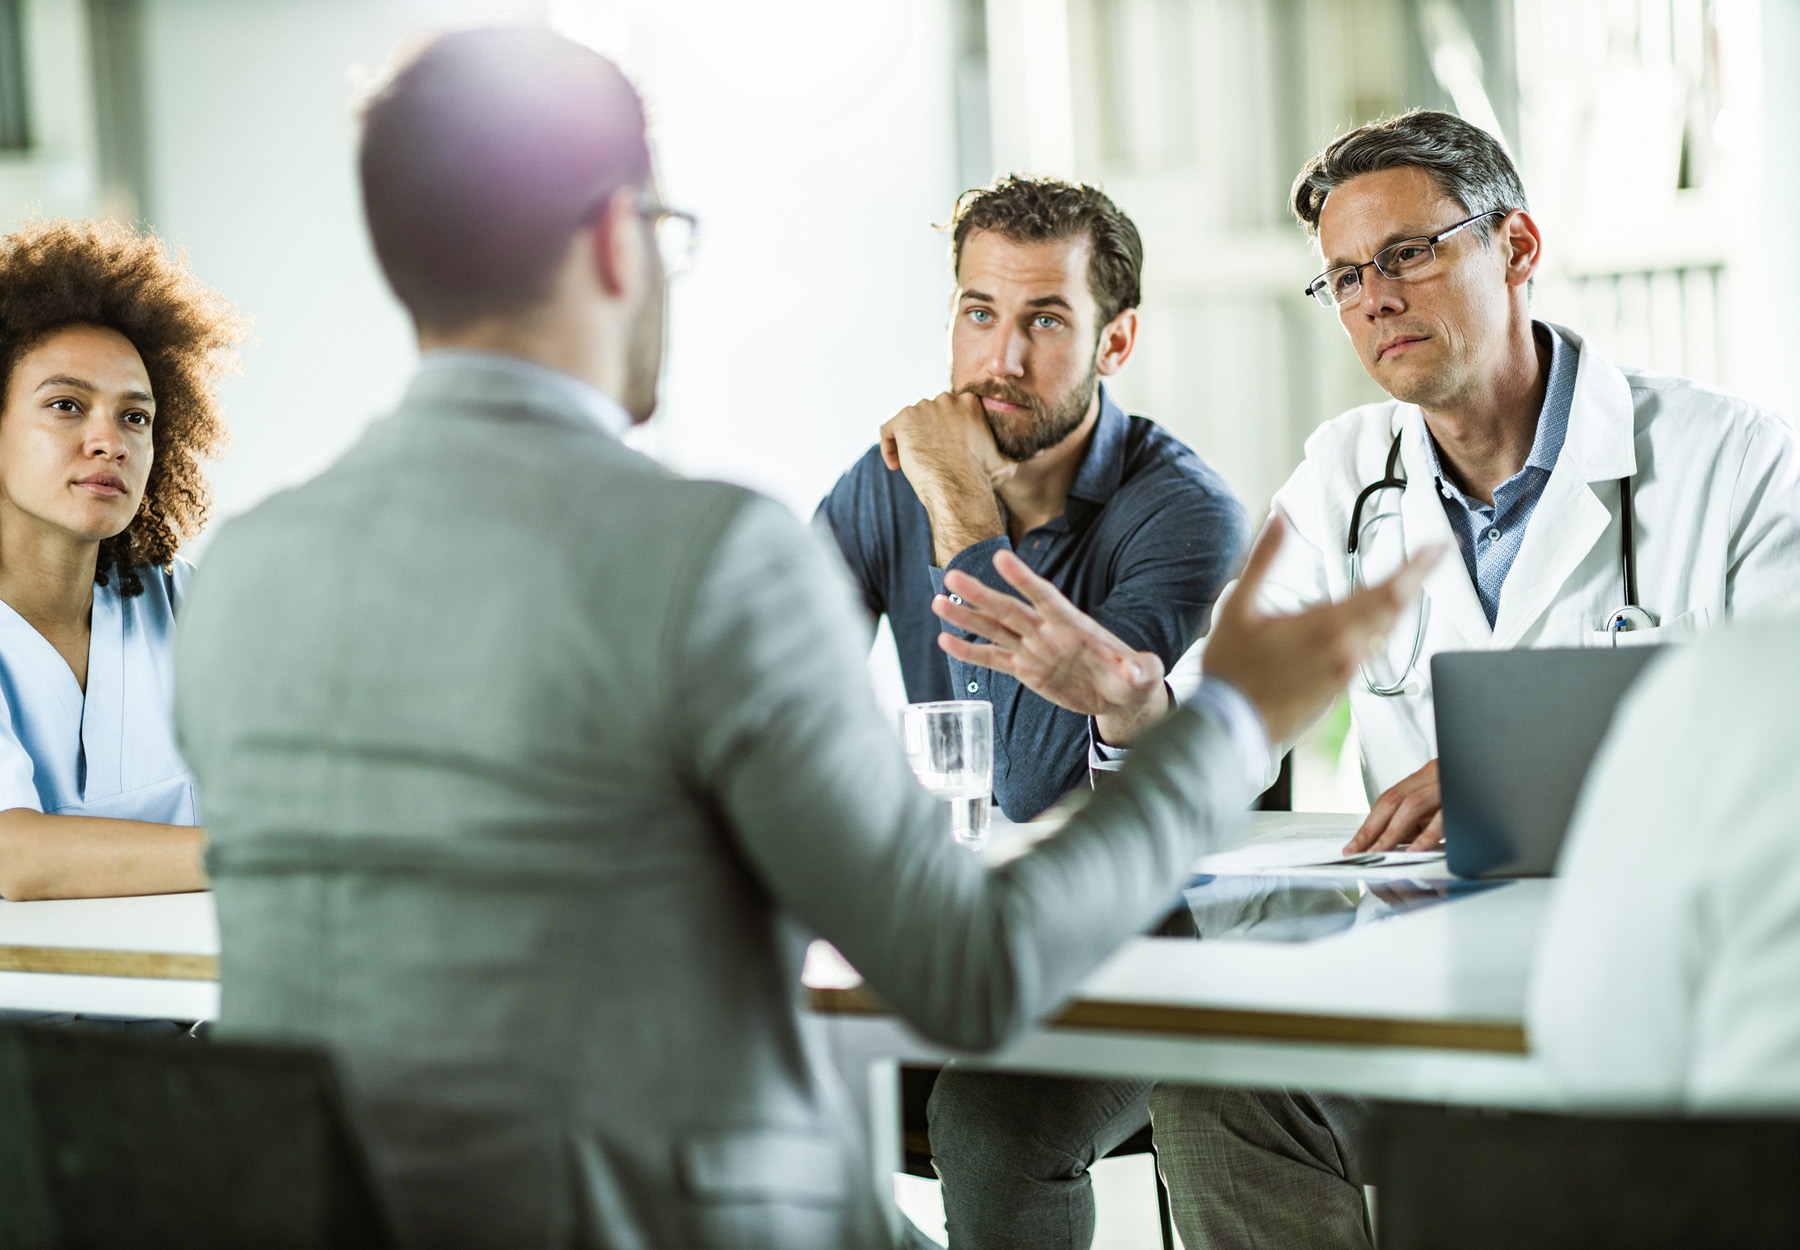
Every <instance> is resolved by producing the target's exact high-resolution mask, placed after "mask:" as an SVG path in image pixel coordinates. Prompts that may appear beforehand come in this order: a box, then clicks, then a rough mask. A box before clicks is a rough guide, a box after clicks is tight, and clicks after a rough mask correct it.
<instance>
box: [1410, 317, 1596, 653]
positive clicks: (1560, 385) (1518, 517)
mask: <svg viewBox="0 0 1800 1250" xmlns="http://www.w3.org/2000/svg"><path fill="white" fill-rule="evenodd" d="M1535 324H1536V329H1537V330H1538V331H1539V332H1540V333H1542V334H1544V335H1546V336H1548V337H1549V339H1550V380H1549V382H1548V384H1547V385H1546V386H1545V387H1544V406H1543V408H1542V409H1541V410H1540V411H1539V412H1538V423H1537V434H1536V436H1534V437H1533V438H1532V440H1531V455H1530V456H1529V457H1528V458H1527V459H1526V461H1525V467H1524V468H1522V469H1520V470H1519V471H1518V472H1517V473H1515V474H1513V475H1512V476H1511V477H1509V478H1507V479H1506V480H1505V481H1504V482H1502V483H1500V485H1498V486H1496V487H1495V488H1494V502H1493V503H1492V504H1484V503H1482V502H1481V501H1480V500H1479V499H1475V498H1472V497H1471V496H1469V495H1465V494H1463V492H1462V491H1461V490H1459V489H1457V487H1456V486H1455V484H1453V483H1452V482H1451V481H1450V479H1449V478H1447V477H1445V476H1444V470H1443V465H1442V463H1441V462H1440V461H1439V460H1438V451H1437V443H1436V441H1435V440H1433V439H1432V437H1431V431H1430V429H1429V428H1428V429H1427V430H1426V431H1425V454H1426V456H1427V458H1428V459H1429V460H1430V461H1431V474H1432V477H1433V478H1434V479H1435V480H1436V483H1437V489H1438V497H1439V498H1440V499H1442V500H1443V503H1444V515H1445V516H1446V517H1448V518H1449V520H1450V530H1451V532H1452V533H1454V534H1455V535H1456V545H1457V546H1458V547H1461V548H1462V555H1463V563H1464V564H1465V565H1467V566H1468V569H1469V580H1470V581H1472V582H1474V583H1475V594H1476V596H1477V597H1478V598H1479V599H1480V600H1481V610H1482V611H1483V612H1485V613H1487V620H1488V624H1489V625H1492V624H1493V623H1494V621H1495V620H1496V619H1497V618H1498V617H1499V614H1500V591H1501V588H1502V587H1504V586H1505V585H1506V575H1507V574H1508V573H1510V572H1511V571H1512V566H1513V560H1514V559H1516V558H1517V556H1518V554H1519V544H1520V543H1522V542H1524V541H1525V526H1526V525H1527V524H1528V523H1529V522H1530V521H1531V514H1532V513H1533V512H1535V511H1537V505H1538V500H1539V499H1542V498H1543V496H1544V487H1545V486H1546V485H1548V484H1549V481H1550V471H1551V470H1552V469H1554V468H1555V467H1556V458H1557V457H1558V456H1560V455H1562V448H1563V439H1564V438H1566V437H1567V436H1568V433H1569V406H1570V405H1571V404H1572V403H1573V402H1574V399H1575V373H1576V367H1577V366H1578V365H1579V364H1580V362H1581V354H1580V352H1579V351H1578V350H1577V349H1576V348H1575V347H1574V346H1573V345H1572V344H1570V343H1568V342H1565V341H1564V339H1563V337H1562V335H1560V334H1558V333H1557V332H1556V331H1555V330H1553V329H1551V328H1550V327H1549V326H1547V325H1545V324H1544V323H1543V322H1541V321H1540V322H1537V323H1535Z"/></svg>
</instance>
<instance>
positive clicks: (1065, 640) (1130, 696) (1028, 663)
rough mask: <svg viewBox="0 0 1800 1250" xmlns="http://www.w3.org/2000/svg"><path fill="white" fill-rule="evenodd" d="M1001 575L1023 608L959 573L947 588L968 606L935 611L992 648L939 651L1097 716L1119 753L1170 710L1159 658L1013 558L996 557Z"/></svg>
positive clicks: (952, 644)
mask: <svg viewBox="0 0 1800 1250" xmlns="http://www.w3.org/2000/svg"><path fill="white" fill-rule="evenodd" d="M994 571H995V572H996V573H998V574H1000V576H1001V577H1002V578H1003V579H1005V581H1006V583H1007V585H1009V586H1011V587H1013V588H1014V589H1015V590H1017V591H1018V592H1019V593H1020V594H1022V595H1024V596H1025V599H1024V601H1023V602H1021V601H1020V600H1018V599H1015V598H1014V597H1013V596H1011V595H1009V594H1005V593H1003V592H1001V591H998V590H995V589H994V588H993V587H991V586H987V585H984V584H983V583H982V582H980V581H978V580H976V579H975V578H973V577H970V576H969V575H968V574H967V573H964V572H962V571H960V570H957V569H952V570H951V571H950V572H948V573H946V574H945V575H944V588H945V589H946V590H948V591H950V592H951V593H952V594H954V595H956V596H957V598H959V599H961V600H962V603H961V604H955V603H952V602H950V600H949V599H948V598H947V597H945V596H944V595H939V596H937V597H936V598H935V599H933V600H932V601H931V610H932V611H933V612H935V613H937V614H938V616H940V617H942V618H943V619H944V620H946V621H948V622H950V624H952V625H955V626H957V627H958V628H960V629H965V630H968V631H969V632H970V633H972V634H977V635H979V636H981V637H982V638H985V639H987V640H988V641H986V642H969V641H967V640H966V639H962V638H958V637H957V636H956V635H955V634H948V633H942V634H939V635H938V645H939V646H940V647H942V648H943V649H944V650H945V651H947V652H949V653H950V654H951V655H953V656H955V657H956V658H957V659H959V660H962V661H964V662H965V663H969V664H979V665H981V667H983V668H991V669H993V670H994V671H995V672H1000V673H1009V674H1011V675H1012V676H1014V677H1016V678H1018V679H1019V681H1020V682H1021V683H1022V684H1023V685H1024V686H1025V687H1026V688H1027V689H1029V690H1032V691H1034V692H1035V693H1037V694H1039V695H1042V696H1043V697H1044V698H1046V699H1048V700H1050V702H1052V703H1054V704H1056V705H1057V706H1058V707H1062V708H1067V709H1068V710H1069V711H1071V712H1078V713H1080V714H1081V715H1083V716H1092V717H1095V718H1096V719H1097V720H1098V722H1099V724H1098V728H1099V730H1100V736H1101V738H1102V739H1103V740H1105V741H1107V742H1110V743H1113V744H1114V745H1116V746H1124V745H1126V744H1128V743H1129V742H1130V741H1131V738H1132V736H1133V735H1134V734H1135V733H1136V732H1137V730H1138V729H1139V728H1141V727H1142V725H1143V724H1144V723H1146V722H1148V721H1152V720H1155V719H1156V718H1157V717H1160V716H1161V715H1162V714H1163V713H1164V712H1165V711H1167V709H1168V694H1167V687H1165V686H1164V685H1163V665H1162V660H1161V659H1159V658H1158V657H1157V656H1156V654H1155V653H1154V652H1150V651H1133V650H1132V649H1131V648H1130V647H1128V646H1126V645H1125V644H1124V643H1123V642H1122V641H1120V640H1119V638H1118V637H1117V636H1116V635H1114V634H1113V633H1111V632H1110V631H1109V630H1107V629H1106V628H1105V627H1104V626H1102V625H1101V624H1100V623H1099V622H1098V621H1096V620H1094V618H1093V617H1091V616H1089V615H1087V614H1086V613H1085V612H1083V611H1081V609H1079V608H1077V607H1076V606H1075V605H1074V604H1072V603H1070V602H1069V601H1068V599H1067V598H1065V597H1064V596H1063V594H1062V592H1061V591H1059V590H1057V588H1056V587H1055V586H1052V585H1051V584H1050V583H1049V582H1047V581H1045V580H1044V579H1043V578H1041V577H1039V576H1038V575H1037V574H1036V573H1033V572H1032V571H1031V570H1030V568H1028V567H1027V566H1026V564H1025V562H1024V561H1023V560H1021V559H1019V557H1017V556H1016V555H1014V554H1013V553H1012V552H1010V551H1001V552H997V553H996V554H995V556H994Z"/></svg>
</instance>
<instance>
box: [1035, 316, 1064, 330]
mask: <svg viewBox="0 0 1800 1250" xmlns="http://www.w3.org/2000/svg"><path fill="white" fill-rule="evenodd" d="M1031 324H1032V325H1034V326H1036V327H1037V328H1038V329H1040V330H1054V329H1056V328H1057V327H1058V326H1060V325H1061V324H1062V322H1060V321H1058V320H1057V319H1056V318H1055V317H1052V316H1051V315H1050V314H1049V313H1039V314H1038V315H1037V316H1035V317H1033V318H1032V319H1031Z"/></svg>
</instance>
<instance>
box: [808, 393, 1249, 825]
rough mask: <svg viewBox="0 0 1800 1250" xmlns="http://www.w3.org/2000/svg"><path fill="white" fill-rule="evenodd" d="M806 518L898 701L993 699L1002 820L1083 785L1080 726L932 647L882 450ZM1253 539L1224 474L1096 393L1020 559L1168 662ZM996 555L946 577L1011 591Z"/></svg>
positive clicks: (937, 586)
mask: <svg viewBox="0 0 1800 1250" xmlns="http://www.w3.org/2000/svg"><path fill="white" fill-rule="evenodd" d="M815 520H816V521H822V522H823V523H825V524H826V525H827V526H828V527H829V528H830V530H831V532H832V534H833V536H834V537H835V538H836V539H837V543H838V546H839V548H840V549H841V550H842V551H843V554H844V560H845V562H846V563H847V564H848V565H849V566H850V571H851V574H852V575H853V576H854V577H855V578H856V581H857V582H858V584H859V585H860V587H861V589H862V596H863V602H864V604H865V605H866V606H867V607H868V610H869V612H870V613H871V614H872V615H874V616H876V617H880V616H882V615H884V614H885V615H886V616H887V618H888V624H889V627H890V628H891V629H892V630H893V634H894V642H895V645H896V647H897V649H898V650H899V653H900V672H901V676H902V678H903V679H904V681H905V683H906V697H907V698H908V699H909V700H910V701H912V702H914V703H924V702H929V701H933V700H939V699H986V700H988V701H989V702H991V703H992V704H993V705H994V797H995V799H996V800H997V801H998V802H999V804H1000V809H1001V810H1002V811H1003V812H1005V813H1006V816H1007V818H1008V819H1009V820H1029V819H1030V818H1032V817H1033V816H1036V815H1037V814H1038V813H1039V812H1041V811H1043V810H1044V809H1045V808H1046V807H1048V806H1050V804H1052V803H1054V802H1055V801H1056V800H1057V799H1058V798H1059V797H1061V796H1062V795H1063V794H1064V793H1065V792H1067V791H1068V790H1069V789H1071V788H1073V787H1074V786H1077V785H1081V784H1084V783H1085V782H1086V779H1087V756H1088V722H1087V718H1086V717H1084V716H1077V715H1076V714H1075V713H1073V712H1068V711H1065V710H1063V709H1062V708H1059V707H1057V706H1056V705H1055V704H1053V703H1050V702H1049V701H1048V700H1045V699H1042V698H1039V697H1038V696H1037V695H1035V694H1033V693H1031V691H1029V690H1027V689H1025V688H1024V687H1023V686H1021V685H1020V684H1019V683H1018V682H1017V681H1016V680H1014V679H1013V678H1011V677H1008V676H1007V675H1005V674H1004V673H995V672H992V671H990V670H988V669H985V668H978V667H976V666H974V665H970V664H964V663H962V662H961V661H959V660H953V659H951V658H950V657H949V656H948V655H945V654H944V652H943V651H942V650H941V649H940V648H939V647H938V644H937V635H938V632H939V631H940V630H941V629H943V628H945V626H944V623H943V622H942V621H940V620H939V619H938V618H937V617H936V616H934V615H933V614H932V611H931V600H932V596H934V595H936V594H938V593H939V592H940V591H941V590H942V587H943V577H944V570H943V569H938V568H935V567H934V566H933V564H932V561H933V559H934V553H933V550H932V544H931V524H930V521H929V520H928V519H927V517H926V514H925V506H924V505H923V504H921V503H920V502H919V498H918V496H917V495H915V494H914V493H913V489H912V486H911V484H910V483H909V482H908V481H907V480H906V475H905V474H903V473H901V472H898V471H896V470H890V469H889V468H888V467H887V466H886V465H885V464H883V463H882V459H881V448H880V447H879V446H877V447H873V448H871V449H870V450H869V452H868V454H867V455H865V456H863V457H862V459H860V460H858V461H857V462H856V463H855V464H854V465H853V466H851V468H850V470H849V472H847V473H845V474H844V476H843V477H841V478H839V479H838V483H837V485H836V486H834V487H832V489H831V493H830V494H829V495H827V496H826V497H825V500H824V502H823V503H821V504H820V505H819V511H818V515H817V517H816V518H815ZM1249 539H1250V525H1249V518H1248V517H1247V516H1246V515H1245V513H1244V507H1243V505H1242V504H1240V503H1239V502H1238V499H1237V496H1236V495H1234V494H1233V493H1232V491H1231V488H1230V487H1229V486H1227V485H1226V484H1225V479H1224V478H1222V477H1220V476H1219V474H1218V473H1217V472H1216V471H1214V469H1213V468H1212V467H1211V466H1210V465H1208V464H1207V463H1206V462H1205V461H1204V460H1202V459H1201V458H1200V457H1199V456H1198V455H1196V454H1195V453H1194V452H1193V450H1192V449H1190V448H1189V447H1187V446H1186V445H1185V444H1183V443H1181V442H1180V441H1179V440H1177V439H1176V438H1175V437H1174V436H1172V435H1171V434H1170V433H1169V432H1168V431H1167V430H1165V429H1163V428H1162V427H1161V426H1159V425H1157V424H1156V423H1155V422H1153V421H1150V420H1148V419H1146V418H1144V417H1132V416H1126V415H1125V413H1123V412H1122V411H1120V409H1119V407H1118V406H1117V405H1116V404H1114V403H1113V402H1112V399H1111V398H1110V397H1109V396H1108V395H1107V393H1106V390H1105V388H1104V387H1102V388H1101V391H1100V417H1099V420H1098V421H1097V422H1096V424H1095V427H1094V434H1093V438H1092V441H1091V442H1090V443H1089V444H1088V449H1087V454H1086V456H1084V457H1083V459H1082V462H1081V468H1080V470H1079V471H1078V472H1077V473H1076V475H1075V481H1074V483H1073V484H1072V485H1071V486H1070V487H1069V497H1068V503H1067V505H1066V506H1065V508H1064V509H1063V513H1062V515H1061V516H1059V517H1057V518H1055V519H1054V520H1052V521H1050V522H1048V523H1047V524H1044V525H1040V526H1039V527H1038V528H1036V529H1034V530H1032V531H1031V532H1030V533H1028V534H1026V535H1025V536H1024V538H1023V540H1022V541H1021V542H1020V544H1019V546H1018V548H1017V549H1016V551H1015V554H1017V555H1018V556H1019V557H1020V558H1021V559H1022V560H1024V561H1025V563H1026V564H1027V565H1029V566H1030V567H1031V568H1032V569H1033V570H1035V571H1036V572H1037V573H1038V575H1039V576H1041V577H1044V578H1046V579H1047V580H1049V581H1050V582H1052V583H1053V584H1054V585H1055V586H1056V587H1057V588H1058V589H1059V590H1061V591H1062V593H1063V594H1065V595H1067V596H1068V597H1069V599H1070V600H1071V601H1072V602H1073V603H1074V604H1075V606H1076V607H1078V608H1080V609H1081V610H1082V611H1084V612H1086V613H1087V614H1088V615H1090V616H1092V617H1093V618H1094V619H1095V620H1097V621H1099V622H1100V624H1102V625H1104V626H1105V627H1106V628H1107V629H1109V630H1111V631H1112V632H1113V633H1115V634H1117V635H1118V636H1119V637H1120V638H1121V639H1123V640H1124V641H1125V643H1126V644H1127V645H1129V646H1130V647H1132V648H1133V649H1135V650H1139V651H1151V652H1154V653H1155V654H1156V655H1158V656H1160V657H1161V658H1162V662H1163V665H1164V667H1165V668H1167V667H1169V666H1172V665H1173V664H1174V663H1175V661H1176V659H1177V658H1179V657H1180V656H1181V654H1182V653H1183V652H1184V651H1186V650H1187V649H1188V647H1190V646H1191V645H1193V643H1194V641H1195V640H1196V639H1197V638H1198V637H1199V636H1200V634H1201V633H1202V632H1203V631H1204V630H1205V628H1206V626H1207V624H1208V620H1209V615H1210V613H1211V611H1212V605H1213V601H1214V600H1215V599H1217V598H1218V596H1219V590H1220V589H1221V588H1222V587H1223V586H1224V585H1225V583H1226V581H1227V580H1229V579H1230V577H1231V576H1232V574H1233V573H1234V571H1235V570H1236V568H1237V565H1238V562H1239V559H1240V558H1241V556H1242V555H1243V552H1244V549H1245V548H1246V546H1247V545H1248V543H1249ZM1002 547H1005V548H1008V549H1012V542H1011V541H1010V540H1009V539H1008V538H1005V537H1000V538H991V539H988V540H986V541H984V542H980V543H976V544H974V545H973V546H970V547H967V548H965V549H963V550H962V551H961V552H959V553H957V555H956V556H955V557H954V558H953V559H952V560H951V561H950V568H953V569H959V570H961V571H962V572H964V573H968V574H969V575H971V576H973V577H976V578H979V579H980V580H981V581H983V582H985V583H987V584H988V585H990V586H993V587H995V588H997V589H1000V590H1005V591H1007V592H1008V593H1011V589H1010V587H1008V586H1007V585H1006V583H1005V582H1003V581H1001V580H1000V577H999V575H998V574H997V573H995V572H994V567H993V559H994V553H995V552H996V551H998V550H999V549H1001V548H1002Z"/></svg>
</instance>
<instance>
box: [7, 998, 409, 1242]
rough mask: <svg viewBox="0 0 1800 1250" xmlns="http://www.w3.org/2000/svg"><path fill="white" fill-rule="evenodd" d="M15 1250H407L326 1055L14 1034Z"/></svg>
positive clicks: (11, 1173) (11, 1164) (65, 1031)
mask: <svg viewBox="0 0 1800 1250" xmlns="http://www.w3.org/2000/svg"><path fill="white" fill-rule="evenodd" d="M0 1195H3V1197H0V1246H7V1247H22V1248H29V1250H86V1248H87V1247H95V1248H99V1247H105V1248H106V1250H139V1248H141V1250H157V1248H161V1247H170V1248H173V1247H181V1248H182V1250H203V1248H206V1250H210V1248H211V1247H219V1248H220V1250H224V1248H225V1247H232V1248H233V1250H236V1248H238V1247H248V1246H255V1247H258V1248H259V1250H276V1248H282V1250H290V1248H291V1250H327V1248H331V1250H337V1248H351V1247H355V1248H358V1250H361V1248H365V1247H366V1248H369V1250H376V1248H380V1250H388V1248H389V1247H397V1246H400V1245H401V1244H402V1243H401V1241H400V1239H399V1237H398V1236H397V1234H396V1231H395V1227H394V1224H393V1221H392V1219H391V1218H390V1215H389V1212H388V1207H387V1205H386V1204H385V1203H384V1202H383V1200H382V1195H381V1191H380V1189H379V1187H378V1185H377V1183H376V1180H375V1176H374V1173H373V1172H372V1171H371V1170H370V1167H369V1163H368V1160H367V1158H366V1157H365V1155H364V1154H363V1151H362V1148H361V1145H360V1143H359V1139H358V1137H357V1135H356V1133H355V1132H354V1130H353V1129H352V1126H351V1121H350V1118H349V1115H348V1114H347V1112H346V1110H345V1105H344V1101H343V1098H342V1096H341V1094H340V1091H339V1088H338V1085H337V1081H336V1079H335V1077H334V1075H333V1072H332V1067H331V1062H330V1060H329V1059H327V1058H326V1057H325V1055H324V1054H323V1053H320V1052H317V1051H309V1050H290V1049H278V1048H275V1047H264V1046H244V1045H233V1044H221V1043H214V1042H196V1041H193V1040H190V1039H187V1038H170V1039H158V1038H144V1037H133V1036H129V1035H121V1034H117V1033H106V1032H98V1031H89V1030H83V1029H80V1028H44V1027H39V1026H32V1025H17V1024H13V1025H0Z"/></svg>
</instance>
